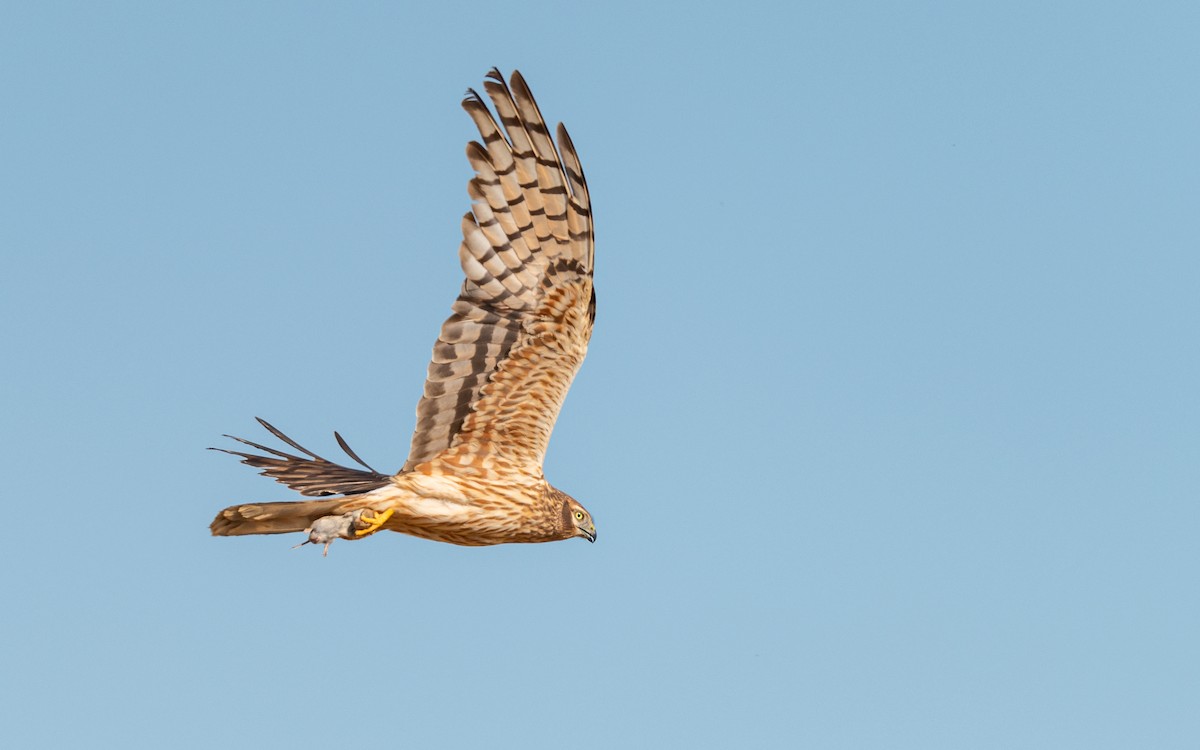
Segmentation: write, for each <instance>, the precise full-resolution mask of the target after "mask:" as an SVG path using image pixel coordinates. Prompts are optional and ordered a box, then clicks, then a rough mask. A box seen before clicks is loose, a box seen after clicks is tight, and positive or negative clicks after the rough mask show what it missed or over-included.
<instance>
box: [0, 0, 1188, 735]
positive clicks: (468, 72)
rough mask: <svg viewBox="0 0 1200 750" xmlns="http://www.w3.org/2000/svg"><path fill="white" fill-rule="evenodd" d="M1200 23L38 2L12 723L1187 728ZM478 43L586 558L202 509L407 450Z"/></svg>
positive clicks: (24, 19) (899, 13)
mask: <svg viewBox="0 0 1200 750" xmlns="http://www.w3.org/2000/svg"><path fill="white" fill-rule="evenodd" d="M434 6H437V7H434ZM1196 8H1197V6H1195V5H1194V4H1191V3H1149V4H1144V3H1143V4H1135V3H1082V2H1081V3H1069V2H1068V3H1024V2H1010V3H992V4H980V3H845V2H827V3H805V2H798V3H787V4H784V3H780V4H775V5H772V4H757V3H739V4H731V5H725V6H721V7H712V8H705V7H702V6H699V5H693V6H688V8H687V10H686V11H682V10H679V9H668V8H667V7H666V6H662V7H658V8H655V7H644V6H642V5H640V4H626V3H620V2H610V3H602V4H601V3H594V4H586V5H585V4H577V5H576V6H574V7H567V6H565V5H563V4H557V3H522V2H515V3H507V4H497V3H472V2H461V3H446V4H440V5H439V4H433V3H429V4H424V5H422V6H421V7H405V6H404V5H403V4H400V3H347V4H341V5H333V4H317V3H279V4H271V3H191V4H184V3H178V4H157V3H108V4H104V5H101V4H92V3H79V4H69V3H50V2H47V3H25V4H16V3H10V4H7V5H6V6H5V7H4V9H3V10H0V92H3V102H4V107H3V111H4V113H3V116H0V143H2V144H3V147H2V148H0V252H2V253H3V259H4V262H3V273H2V275H0V342H2V344H3V352H4V360H5V366H4V367H3V368H2V370H0V372H2V375H0V377H2V378H3V381H2V388H0V420H2V425H3V429H2V430H0V456H3V458H2V459H0V461H2V462H3V475H4V478H5V484H6V487H7V489H6V491H5V492H4V497H5V512H6V515H7V518H8V523H9V524H10V532H9V534H8V536H9V538H8V539H7V540H6V543H5V544H4V547H3V551H2V552H0V556H2V560H3V562H2V564H0V581H2V582H3V591H4V593H5V598H6V600H7V605H6V606H5V607H4V616H3V618H0V635H2V636H3V637H0V644H3V645H0V717H3V719H4V722H3V723H4V725H5V735H6V738H8V739H9V740H11V741H13V742H14V743H15V744H14V746H20V747H68V746H93V747H95V746H118V745H120V746H126V747H161V746H164V745H170V746H173V747H197V748H199V747H224V748H241V747H246V748H252V747H255V748H256V747H282V746H296V745H300V744H308V745H312V746H321V747H339V746H343V745H348V744H351V743H353V744H355V745H356V746H360V747H394V746H397V745H399V744H403V745H404V746H411V747H433V746H475V747H479V746H488V747H522V748H536V747H560V746H566V747H579V748H593V747H594V748H612V747H695V748H700V747H763V748H773V747H778V748H794V747H819V748H868V747H880V748H921V749H922V750H929V749H931V748H974V749H983V748H1014V747H1021V748H1065V747H1080V748H1089V749H1094V748H1128V747H1156V748H1184V747H1187V748H1193V747H1195V746H1196V744H1197V743H1198V742H1200V719H1197V715H1198V714H1197V712H1196V706H1197V702H1198V700H1200V677H1198V675H1200V641H1198V639H1197V637H1196V634H1197V632H1200V606H1198V605H1197V598H1196V580H1197V573H1198V572H1200V565H1198V563H1200V559H1198V554H1197V543H1196V536H1197V530H1198V528H1200V508H1198V506H1197V487H1198V485H1200V481H1198V480H1200V477H1198V472H1197V466H1198V463H1197V452H1198V449H1200V439H1198V431H1197V424H1198V421H1200V397H1198V395H1197V387H1196V383H1197V380H1198V377H1200V349H1198V348H1197V336H1196V334H1197V326H1198V324H1200V302H1198V301H1197V296H1198V295H1197V286H1198V283H1200V259H1198V257H1197V248H1198V242H1197V237H1200V221H1198V219H1197V216H1198V214H1197V210H1196V207H1197V201H1198V199H1200V148H1198V146H1197V143H1198V140H1197V136H1196V134H1197V133H1200V102H1198V100H1197V97H1196V91H1197V86H1198V84H1200V80H1198V79H1200V52H1198V48H1197V45H1196V43H1195V29H1196V28H1197V27H1198V23H1200V12H1198V11H1197V9H1196ZM493 65H496V66H499V67H500V68H502V69H503V70H505V71H506V72H507V71H510V70H511V69H513V68H514V67H516V68H520V69H521V70H522V71H523V73H524V74H525V75H526V77H527V78H528V80H529V82H530V84H531V86H532V88H533V90H534V93H535V94H536V95H537V96H538V98H539V101H540V104H541V107H542V110H543V112H544V113H545V114H546V116H547V118H548V119H550V120H552V121H558V120H563V121H565V122H566V123H567V124H568V126H569V127H570V130H571V134H572V136H573V138H574V140H575V143H576V145H577V146H578V149H579V152H580V154H581V156H582V159H583V163H584V167H585V169H586V170H587V174H588V178H589V183H590V186H591V191H592V195H593V202H594V207H595V215H596V226H597V253H596V257H597V271H596V286H597V294H598V297H599V313H598V319H597V327H596V331H595V337H594V339H593V342H592V347H591V353H590V356H589V358H588V361H587V363H586V365H585V367H584V369H583V370H582V372H581V373H580V375H579V377H578V379H577V380H576V383H575V386H574V388H573V389H572V392H571V394H570V397H569V398H568V400H567V404H566V407H565V409H564V411H563V414H562V417H561V419H560V420H559V423H558V428H557V429H556V432H555V437H554V441H553V443H552V445H551V449H550V454H549V456H548V459H547V465H546V471H547V475H548V476H549V478H550V479H551V480H552V481H553V482H554V483H555V484H556V485H557V486H559V487H561V488H563V489H564V490H566V491H568V492H570V493H572V494H573V495H575V496H576V497H578V498H579V499H580V500H582V501H583V502H584V503H585V504H586V505H587V506H588V508H589V509H590V510H591V511H592V513H593V514H594V515H595V517H596V519H597V524H598V527H599V534H600V538H599V541H598V543H597V544H595V545H588V544H586V543H584V542H582V541H580V542H567V543H560V544H550V545H535V546H508V547H497V548H488V549H463V548H457V547H452V546H447V545H437V544H432V543H429V542H424V541H420V540H416V539H411V538H407V537H403V536H399V535H380V536H377V537H374V538H372V539H370V540H368V541H365V542H363V543H360V544H353V545H351V544H348V543H344V542H343V543H338V544H335V545H334V546H333V548H332V550H331V553H330V556H329V558H327V559H323V558H322V557H321V556H320V554H319V552H318V551H317V550H314V549H313V548H311V547H305V548H302V549H300V550H296V551H292V550H290V549H289V546H290V545H291V544H294V543H295V541H298V540H295V539H292V538H288V537H259V538H242V539H213V538H211V537H210V536H209V535H208V530H207V525H208V523H209V521H210V520H211V518H212V516H213V515H214V514H215V512H216V511H217V510H218V509H220V508H222V507H224V506H226V505H229V504H231V503H234V502H242V501H256V500H281V499H288V497H289V495H288V493H287V491H286V490H285V489H284V488H282V487H280V486H279V485H276V484H274V483H272V482H270V481H268V480H266V479H264V478H262V477H258V476H256V475H255V474H254V473H253V472H252V471H251V470H249V469H248V468H246V467H243V466H239V465H238V464H237V463H236V462H235V461H234V460H233V459H231V458H230V457H228V456H224V455H221V454H217V453H213V452H209V451H206V450H205V448H206V447H208V446H211V445H224V444H226V443H224V442H223V440H222V438H221V437H220V436H221V435H222V433H231V434H237V435H243V436H246V437H250V438H252V439H258V438H262V437H265V435H264V434H263V433H262V432H260V431H259V430H258V428H257V425H256V424H255V423H254V421H253V418H254V417H255V416H262V417H265V418H267V419H269V420H271V421H272V422H273V423H275V424H276V425H278V426H279V427H281V428H283V429H284V430H286V431H288V432H289V433H290V434H292V435H294V436H295V437H296V438H297V439H299V440H301V442H303V443H305V444H306V445H309V446H310V447H312V448H314V449H316V450H317V451H318V452H322V453H327V454H332V453H335V452H336V447H335V445H334V442H333V440H332V437H331V432H332V430H334V429H337V430H339V431H340V432H341V433H342V434H343V435H345V436H346V437H347V439H348V440H349V441H350V443H351V444H352V445H353V446H354V447H355V448H356V449H357V451H358V452H359V453H360V454H361V455H362V456H363V457H364V458H365V459H366V460H367V461H368V462H370V463H372V464H373V465H375V466H377V467H378V468H386V469H395V468H398V467H399V466H400V465H401V464H402V463H403V460H404V457H405V451H406V449H407V445H408V440H409V436H410V434H411V429H412V415H413V410H414V408H415V404H416V399H417V396H418V395H419V393H420V387H421V383H422V380H423V377H424V370H425V366H426V363H427V361H428V356H429V351H430V347H431V346H432V343H433V340H434V337H435V334H436V331H437V326H438V325H439V324H440V322H441V321H442V320H443V319H444V318H445V316H446V315H447V314H448V312H449V305H450V303H451V301H452V300H453V298H454V295H455V294H456V293H457V289H458V286H459V284H460V271H459V269H458V266H457V261H456V255H455V253H456V248H457V245H458V242H459V239H460V235H459V218H460V217H461V215H462V213H463V212H464V211H465V210H466V209H467V207H468V200H467V196H466V191H465V184H466V181H467V179H468V178H469V176H470V170H469V168H468V166H467V163H466V160H465V158H464V156H463V147H464V144H465V143H466V141H467V140H468V139H470V138H471V137H473V128H472V125H471V122H470V120H469V118H468V117H467V116H466V115H465V113H463V112H462V111H461V110H460V109H459V107H458V101H459V98H460V97H461V95H462V93H463V92H464V90H465V89H466V88H467V87H468V86H479V85H480V83H481V82H482V77H483V74H484V73H485V72H486V71H487V69H488V68H489V67H491V66H493Z"/></svg>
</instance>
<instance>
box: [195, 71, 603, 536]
mask: <svg viewBox="0 0 1200 750" xmlns="http://www.w3.org/2000/svg"><path fill="white" fill-rule="evenodd" d="M484 89H485V91H486V92H487V95H488V98H490V99H491V102H492V106H493V107H494V108H495V115H493V114H492V112H491V111H490V110H489V109H488V106H487V104H486V103H485V101H484V99H483V97H481V96H480V95H479V94H478V93H477V92H476V91H475V90H473V89H468V91H467V95H466V97H465V98H464V100H463V102H462V106H463V109H465V110H466V111H467V114H469V115H470V116H471V119H472V120H474V122H475V126H476V127H477V128H478V129H479V135H480V137H481V138H480V140H481V141H482V142H476V141H472V142H471V143H469V144H468V145H467V159H468V160H469V161H470V163H471V166H472V167H473V168H474V170H475V176H474V177H473V178H472V179H471V181H470V183H469V184H468V186H467V192H468V194H469V195H470V197H471V201H472V205H471V211H470V212H469V213H467V214H466V215H465V216H464V217H463V222H462V230H463V242H462V245H461V246H460V247H459V251H458V257H459V260H460V261H461V263H462V268H463V272H464V273H465V275H466V280H465V281H464V282H463V286H462V292H461V293H460V294H459V295H458V299H457V300H455V302H454V305H453V307H452V310H453V314H452V315H451V316H450V317H449V319H447V320H446V322H445V323H443V324H442V330H441V333H440V334H439V336H438V339H437V343H435V344H434V347H433V360H432V361H431V362H430V364H429V374H428V377H427V378H426V381H425V392H424V394H423V395H422V396H421V400H420V402H419V403H418V404H417V425H416V429H415V431H414V432H413V437H412V445H411V447H410V449H409V454H408V460H407V461H405V463H404V466H403V467H402V468H401V469H400V471H399V472H398V473H396V474H394V475H387V474H383V473H380V472H378V471H375V470H374V469H372V468H371V467H370V466H368V465H367V464H366V463H364V462H363V461H362V459H360V458H359V457H358V456H357V455H356V454H355V453H354V451H353V450H351V449H350V446H349V445H347V444H346V441H345V440H343V439H342V437H341V435H338V434H337V433H336V432H335V433H334V437H335V438H336V439H337V442H338V444H339V445H340V446H341V448H342V450H344V451H345V452H346V454H347V455H348V456H349V457H350V458H351V459H353V460H354V462H355V463H357V464H358V465H360V466H362V467H363V468H361V469H360V468H354V467H349V466H342V465H339V464H335V463H333V462H331V461H328V460H326V459H324V458H322V457H320V456H318V455H317V454H315V453H313V452H311V451H309V450H306V449H305V448H303V447H301V446H300V445H299V444H298V443H296V442H295V441H294V440H292V439H291V438H289V437H287V436H286V435H284V434H283V433H282V432H280V431H279V430H277V429H276V428H274V427H273V426H271V425H270V424H268V423H267V422H266V421H264V420H262V419H259V420H258V421H259V422H260V423H261V424H262V426H263V427H265V428H266V429H267V430H268V431H270V432H271V433H272V434H273V435H274V436H275V437H277V438H278V439H280V440H282V441H283V442H285V443H287V444H288V445H289V446H291V448H293V449H294V450H295V451H297V453H299V454H300V455H296V454H292V453H287V452H285V451H281V450H276V449H274V448H268V447H266V446H263V445H259V444H258V443H254V442H251V441H249V440H243V439H241V438H233V439H234V440H237V441H238V442H240V443H242V444H244V445H246V446H249V447H250V448H253V449H255V450H257V451H261V452H262V453H261V454H260V453H248V452H243V451H241V450H227V451H225V452H226V453H232V454H234V455H236V456H239V457H241V459H242V463H244V464H248V465H250V466H253V467H255V468H258V469H262V472H261V473H262V474H263V475H265V476H269V477H271V478H273V479H275V480H276V481H278V482H280V483H282V484H285V485H287V486H288V487H290V488H291V489H293V490H295V491H297V492H299V493H300V494H301V495H305V496H307V497H320V498H323V499H317V500H301V501H297V502H274V503H254V504H247V505H234V506H232V507H229V508H226V509H225V510H223V511H221V512H220V513H218V514H217V517H216V519H215V520H214V521H213V522H212V526H211V530H212V533H213V534H214V535H215V536H237V535H243V534H284V533H288V532H305V533H306V534H307V535H308V540H307V541H305V542H301V544H308V543H310V542H311V543H316V544H324V545H325V550H324V551H325V553H326V554H327V553H328V551H329V544H330V543H331V542H332V541H333V540H335V539H339V538H340V539H362V538H364V537H366V536H368V535H371V534H374V533H375V532H377V531H380V530H388V531H398V532H401V533H405V534H411V535H413V536H417V537H422V538H425V539H432V540H434V541H439V542H450V543H452V544H462V545H471V546H477V545H489V544H504V543H507V542H550V541H556V540H560V539H571V538H573V537H583V538H584V539H587V540H588V541H589V542H594V541H596V526H595V524H594V522H593V521H592V516H591V514H590V513H588V511H587V510H586V509H584V507H583V506H582V505H581V504H580V503H579V502H577V501H576V500H575V499H574V498H572V497H571V496H570V495H568V494H566V493H565V492H562V491H561V490H559V489H556V488H555V487H552V486H551V485H550V483H549V482H547V481H546V479H545V477H544V476H543V474H542V460H543V458H544V457H545V454H546V445H547V443H548V442H549V440H550V432H551V430H552V429H553V427H554V422H555V420H556V418H557V417H558V412H559V409H560V408H561V407H562V403H563V399H564V398H565V397H566V395H567V389H568V388H569V387H570V385H571V381H572V380H573V379H574V377H575V373H576V372H578V370H579V366H580V365H581V364H582V363H583V358H584V355H585V354H586V353H587V345H588V340H589V339H590V338H591V334H592V322H593V320H594V319H595V315H596V296H595V293H594V292H593V290H592V258H593V254H594V239H593V233H592V215H591V204H590V202H589V199H588V189H587V182H586V181H585V180H584V177H583V169H582V167H581V166H580V163H579V157H578V155H577V154H576V151H575V146H574V145H573V144H572V143H571V138H570V136H568V135H567V131H566V128H564V127H563V126H562V125H561V124H560V125H559V126H558V129H557V143H556V140H555V138H554V137H553V136H552V135H551V133H550V130H549V128H547V127H546V122H545V120H543V119H542V115H541V112H539V110H538V106H537V103H536V102H535V101H534V99H533V94H531V93H530V91H529V87H528V86H527V85H526V83H525V79H524V78H523V77H522V76H521V74H520V73H519V72H514V73H513V74H512V77H511V79H510V82H509V83H508V84H506V83H505V81H504V77H503V76H502V75H501V74H500V72H499V71H498V70H496V69H495V68H493V69H492V70H491V72H489V73H488V75H487V78H486V80H485V82H484ZM227 437H231V436H227ZM217 450H224V449H217ZM263 454H265V455H263ZM297 546H300V545H297Z"/></svg>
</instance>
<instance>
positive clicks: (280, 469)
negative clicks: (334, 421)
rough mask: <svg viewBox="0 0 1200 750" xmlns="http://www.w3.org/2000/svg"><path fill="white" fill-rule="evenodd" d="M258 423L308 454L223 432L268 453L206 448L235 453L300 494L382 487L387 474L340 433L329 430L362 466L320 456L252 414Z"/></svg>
mask: <svg viewBox="0 0 1200 750" xmlns="http://www.w3.org/2000/svg"><path fill="white" fill-rule="evenodd" d="M255 419H257V420H258V423H259V424H261V425H262V426H263V427H265V428H266V429H267V431H268V432H270V433H271V434H272V435H274V436H275V437H277V438H279V439H280V440H282V441H283V442H285V443H287V444H288V445H290V446H291V447H293V448H295V449H296V450H298V451H300V452H301V453H303V454H304V455H305V456H308V458H302V457H300V456H296V455H293V454H291V453H284V452H283V451H281V450H276V449H274V448H268V447H267V446H265V445H259V444H258V443H255V442H253V441H250V440H246V439H245V438H240V437H234V436H233V435H226V436H225V437H227V438H232V439H234V440H236V441H238V442H239V443H241V444H242V445H248V446H250V447H251V448H255V449H257V450H260V451H263V452H264V453H268V454H270V455H266V456H260V455H258V454H256V453H246V452H244V451H232V450H229V449H227V448H209V450H214V451H221V452H222V453H229V454H232V455H234V456H238V457H239V458H241V459H242V463H244V464H246V465H247V466H253V467H254V468H256V469H262V471H261V472H259V473H260V474H262V475H263V476H265V477H271V478H272V479H274V480H275V481H276V482H279V483H280V484H285V485H287V486H288V487H291V488H292V489H293V490H295V491H296V492H299V493H300V494H301V495H307V496H309V497H326V496H329V495H357V494H359V493H362V492H370V491H371V490H373V489H376V488H379V487H382V486H383V485H385V484H387V483H388V479H389V477H388V475H387V474H380V473H379V472H378V471H375V470H374V469H372V468H371V467H370V466H367V464H366V462H365V461H363V460H362V459H361V458H359V457H358V454H357V453H355V452H354V451H353V450H352V449H351V448H350V445H349V444H348V443H347V442H346V441H345V440H343V439H342V436H341V435H339V434H337V433H336V432H335V433H333V436H334V438H336V439H337V443H338V445H339V446H341V448H342V450H343V451H345V452H346V455H347V456H349V457H350V458H352V459H354V461H355V462H356V463H357V464H358V465H359V466H362V467H363V469H365V471H364V470H363V469H352V468H350V467H349V466H342V465H340V464H335V463H334V462H332V461H330V460H329V459H327V458H322V457H321V456H318V455H317V454H316V453H313V452H312V451H310V450H308V449H307V448H305V447H304V446H302V445H300V444H299V443H297V442H296V441H295V440H292V439H291V438H290V437H288V436H287V435H284V434H283V433H282V432H280V431H279V430H278V429H277V428H276V427H275V426H274V425H272V424H271V423H270V422H268V421H267V420H265V419H263V418H262V417H255Z"/></svg>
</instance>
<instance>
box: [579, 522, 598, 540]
mask: <svg viewBox="0 0 1200 750" xmlns="http://www.w3.org/2000/svg"><path fill="white" fill-rule="evenodd" d="M579 533H580V534H582V535H583V538H584V539H586V540H588V541H589V542H591V543H592V544H595V543H596V527H595V526H593V527H592V528H590V529H580V530H579Z"/></svg>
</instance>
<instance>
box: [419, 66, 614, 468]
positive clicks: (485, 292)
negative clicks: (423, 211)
mask: <svg viewBox="0 0 1200 750" xmlns="http://www.w3.org/2000/svg"><path fill="white" fill-rule="evenodd" d="M484 88H485V90H486V91H487V94H488V96H489V97H490V98H491V100H492V104H493V106H494V107H495V108H496V113H497V115H499V123H498V122H497V121H496V118H495V117H493V116H492V113H491V112H490V111H489V110H488V108H487V105H486V104H485V103H484V100H483V98H482V97H480V96H479V94H478V93H476V92H475V91H474V90H471V91H468V94H467V97H466V99H464V100H463V108H464V109H465V110H466V111H467V113H468V114H470V115H471V119H473V120H474V121H475V125H476V126H477V127H478V128H479V134H480V135H481V136H482V140H483V143H482V144H480V143H478V142H471V143H470V144H468V145H467V158H468V160H470V162H471V166H472V167H474V169H475V173H476V174H475V177H474V178H473V179H472V180H471V182H470V184H469V185H468V193H469V194H470V196H471V198H472V200H473V206H472V209H471V213H468V214H467V215H466V216H464V217H463V243H462V246H461V247H460V248H459V259H460V260H461V262H462V267H463V271H464V273H465V274H466V277H467V278H466V281H465V282H464V283H463V288H462V292H461V293H460V294H459V296H458V299H457V301H455V303H454V306H453V308H452V309H453V311H454V314H453V315H451V316H450V318H449V319H448V320H447V321H446V322H445V323H444V324H443V325H442V330H441V334H440V335H439V336H438V340H437V343H436V344H435V345H434V348H433V361H432V362H430V364H429V376H428V378H427V379H426V381H425V392H424V395H423V396H422V398H421V401H420V403H419V404H418V405H417V427H416V430H415V431H414V433H413V439H412V447H411V449H410V451H409V456H408V461H407V462H406V463H405V465H404V469H403V470H404V471H408V470H411V469H413V468H414V467H416V466H418V465H420V464H423V463H426V462H428V461H431V460H433V459H435V458H437V459H439V460H441V461H445V462H448V463H458V464H462V465H466V464H470V463H473V462H475V461H477V460H480V459H482V458H485V457H487V456H503V457H504V458H505V459H507V461H508V462H510V463H512V464H515V466H516V468H518V469H519V470H522V471H528V472H533V473H536V472H538V471H540V469H541V465H542V459H543V457H544V456H545V453H546V445H547V443H548V442H549V440H550V432H551V430H552V429H553V428H554V422H555V420H556V419H557V417H558V412H559V409H560V408H561V407H562V402H563V399H564V398H565V397H566V394H567V389H568V388H569V387H570V385H571V381H572V379H574V377H575V373H576V372H577V371H578V369H579V366H580V365H581V364H582V363H583V358H584V355H585V354H586V353H587V343H588V339H589V338H590V337H591V332H592V321H593V319H594V318H595V311H596V299H595V295H594V293H593V291H592V257H593V249H594V240H593V235H592V216H591V205H590V202H589V200H588V191H587V183H586V181H585V180H584V177H583V169H582V167H581V166H580V164H579V157H578V155H577V154H576V152H575V147H574V145H573V144H572V143H571V139H570V136H568V135H567V131H566V129H565V128H564V127H563V126H562V125H559V126H558V131H557V133H558V144H557V147H556V146H555V142H554V139H553V138H552V137H551V135H550V131H549V129H548V128H547V127H546V123H545V121H544V120H543V119H542V115H541V113H540V112H539V111H538V107H537V103H536V102H535V101H534V99H533V95H532V94H531V93H530V92H529V87H528V86H527V85H526V84H525V79H524V78H522V77H521V74H520V73H519V72H514V73H513V75H512V79H511V87H510V86H506V85H505V83H504V77H503V76H502V75H501V74H500V72H499V71H498V70H496V69H494V68H493V69H492V71H491V72H490V73H489V74H488V77H487V81H486V82H485V83H484ZM501 123H502V124H501Z"/></svg>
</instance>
